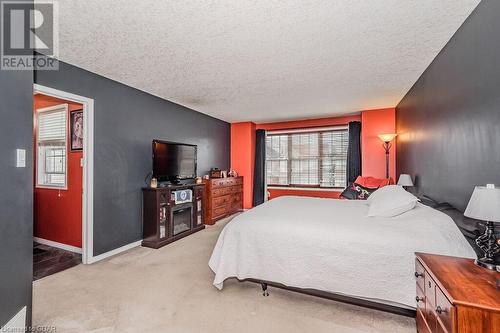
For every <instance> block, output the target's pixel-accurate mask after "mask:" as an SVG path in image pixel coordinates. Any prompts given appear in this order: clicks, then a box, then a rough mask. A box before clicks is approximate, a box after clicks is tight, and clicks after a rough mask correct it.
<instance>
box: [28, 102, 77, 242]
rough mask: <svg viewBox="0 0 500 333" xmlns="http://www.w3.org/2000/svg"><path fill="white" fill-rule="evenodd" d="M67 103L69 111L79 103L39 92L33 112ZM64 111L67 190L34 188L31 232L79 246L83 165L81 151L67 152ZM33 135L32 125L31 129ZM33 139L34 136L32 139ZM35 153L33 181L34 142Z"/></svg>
mask: <svg viewBox="0 0 500 333" xmlns="http://www.w3.org/2000/svg"><path fill="white" fill-rule="evenodd" d="M59 104H68V106H69V111H73V110H80V109H82V108H83V106H82V105H81V104H77V103H73V102H69V101H65V100H62V99H58V98H54V97H49V96H45V95H41V94H37V95H35V96H34V112H36V110H37V109H40V108H45V107H50V106H55V105H59ZM69 116H70V112H68V131H67V132H68V150H67V155H68V179H67V182H68V183H67V187H68V188H67V190H60V191H59V190H58V189H42V188H36V186H35V189H34V208H33V218H34V236H35V237H39V238H44V239H47V240H51V241H55V242H59V243H63V244H67V245H71V246H75V247H82V191H83V187H82V181H83V180H82V177H83V169H82V167H81V166H80V159H81V158H82V157H83V154H82V152H81V151H80V152H71V149H70V144H69V143H70V141H69V140H70V138H69V134H70V133H69ZM34 135H35V138H36V128H35V129H34ZM35 143H36V140H35ZM33 151H34V156H35V178H34V179H35V181H36V163H37V160H36V159H37V156H38V154H37V151H36V144H35V147H34V149H33Z"/></svg>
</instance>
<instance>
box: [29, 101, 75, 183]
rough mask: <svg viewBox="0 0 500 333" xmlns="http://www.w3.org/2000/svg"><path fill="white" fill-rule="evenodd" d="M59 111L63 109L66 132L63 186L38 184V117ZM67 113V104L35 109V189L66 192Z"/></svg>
mask: <svg viewBox="0 0 500 333" xmlns="http://www.w3.org/2000/svg"><path fill="white" fill-rule="evenodd" d="M61 109H64V119H65V123H64V125H65V127H66V131H65V138H64V149H65V150H66V152H65V159H66V160H65V163H64V168H65V170H64V186H58V185H47V184H40V183H39V181H38V180H39V179H38V173H39V170H38V167H39V165H40V158H39V157H40V156H39V155H38V154H39V145H38V142H39V141H38V138H39V137H40V135H39V134H40V133H39V130H40V127H39V126H38V122H39V117H40V114H42V113H46V112H52V111H56V110H61ZM68 112H69V106H68V104H59V105H55V106H49V107H46V108H41V109H37V110H36V117H35V119H36V120H35V121H36V142H35V149H36V170H35V174H36V182H35V187H36V188H41V189H49V190H61V191H67V190H68V141H69V140H68V131H69V124H68ZM43 163H44V165H45V161H44V162H43Z"/></svg>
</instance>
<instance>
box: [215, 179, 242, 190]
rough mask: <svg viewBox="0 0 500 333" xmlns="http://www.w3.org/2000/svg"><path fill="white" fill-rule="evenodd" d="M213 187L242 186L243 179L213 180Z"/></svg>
mask: <svg viewBox="0 0 500 333" xmlns="http://www.w3.org/2000/svg"><path fill="white" fill-rule="evenodd" d="M211 181H212V187H213V188H218V187H227V186H233V185H237V184H241V178H231V177H230V178H220V179H212V180H211Z"/></svg>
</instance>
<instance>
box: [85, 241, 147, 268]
mask: <svg viewBox="0 0 500 333" xmlns="http://www.w3.org/2000/svg"><path fill="white" fill-rule="evenodd" d="M141 243H142V239H141V240H138V241H137V242H133V243H130V244H127V245H124V246H122V247H119V248H117V249H114V250H111V251H108V252H105V253H102V254H99V255H98V256H95V257H92V258H90V260H89V264H93V263H96V262H98V261H101V260H103V259H106V258H109V257H111V256H114V255H117V254H119V253H122V252H125V251H127V250H130V249H133V248H134V247H138V246H141Z"/></svg>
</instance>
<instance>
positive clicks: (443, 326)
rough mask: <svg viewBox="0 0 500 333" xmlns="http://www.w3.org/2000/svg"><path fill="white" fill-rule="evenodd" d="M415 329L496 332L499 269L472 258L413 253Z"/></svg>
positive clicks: (499, 310) (498, 327)
mask: <svg viewBox="0 0 500 333" xmlns="http://www.w3.org/2000/svg"><path fill="white" fill-rule="evenodd" d="M416 256H417V258H416V260H415V277H416V282H417V297H416V300H417V330H418V332H419V333H427V332H449V333H452V332H453V333H472V332H474V333H493V332H500V289H499V288H498V287H497V286H496V284H497V279H499V278H500V273H498V272H495V271H490V270H487V269H484V268H481V267H478V266H476V265H475V264H474V261H473V260H472V259H465V258H457V257H448V256H440V255H433V254H426V253H416Z"/></svg>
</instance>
